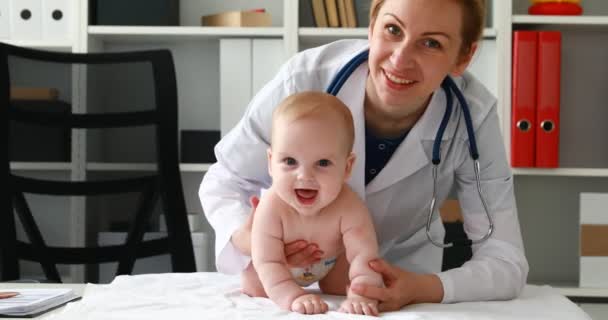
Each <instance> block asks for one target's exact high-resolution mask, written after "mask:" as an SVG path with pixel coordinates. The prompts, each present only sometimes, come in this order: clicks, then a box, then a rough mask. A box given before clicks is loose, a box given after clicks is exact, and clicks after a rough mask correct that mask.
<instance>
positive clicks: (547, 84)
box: [536, 31, 562, 168]
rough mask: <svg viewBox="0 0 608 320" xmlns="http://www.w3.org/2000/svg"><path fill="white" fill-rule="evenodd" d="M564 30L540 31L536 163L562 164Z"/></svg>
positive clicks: (543, 166)
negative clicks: (560, 144) (560, 126)
mask: <svg viewBox="0 0 608 320" xmlns="http://www.w3.org/2000/svg"><path fill="white" fill-rule="evenodd" d="M561 43H562V40H561V33H560V32H559V31H539V33H538V63H537V68H538V69H537V72H536V74H537V78H536V81H537V90H536V166H537V167H542V168H556V167H558V165H559V104H560V97H559V96H560V75H561V70H560V69H561Z"/></svg>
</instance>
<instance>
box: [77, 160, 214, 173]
mask: <svg viewBox="0 0 608 320" xmlns="http://www.w3.org/2000/svg"><path fill="white" fill-rule="evenodd" d="M210 166H211V164H209V163H200V164H199V163H182V164H180V165H179V169H180V171H183V172H205V171H207V170H209V167H210ZM87 170H88V171H155V170H156V164H153V163H101V162H90V163H88V164H87Z"/></svg>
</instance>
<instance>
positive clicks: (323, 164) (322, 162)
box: [319, 159, 331, 167]
mask: <svg viewBox="0 0 608 320" xmlns="http://www.w3.org/2000/svg"><path fill="white" fill-rule="evenodd" d="M330 164H331V161H329V160H327V159H321V160H319V166H321V167H328V166H329V165H330Z"/></svg>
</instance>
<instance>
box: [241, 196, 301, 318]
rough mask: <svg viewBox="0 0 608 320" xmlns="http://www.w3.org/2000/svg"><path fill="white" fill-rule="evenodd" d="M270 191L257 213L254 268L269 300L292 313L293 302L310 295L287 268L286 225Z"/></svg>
mask: <svg viewBox="0 0 608 320" xmlns="http://www.w3.org/2000/svg"><path fill="white" fill-rule="evenodd" d="M271 193H272V191H268V192H267V193H266V194H265V195H264V197H263V198H262V199H261V200H260V204H259V205H258V208H257V210H256V212H255V216H254V220H253V227H252V231H251V232H252V234H251V242H252V243H251V253H252V260H253V266H254V267H255V269H256V271H257V273H258V276H259V278H260V281H261V282H262V285H263V286H264V290H265V291H266V294H267V295H268V297H269V298H270V299H271V300H272V301H274V302H275V303H276V304H278V305H279V306H280V307H282V308H284V309H287V310H291V304H292V302H293V301H294V300H295V299H296V298H297V297H299V296H302V295H304V294H305V293H306V292H305V291H304V289H302V288H301V287H300V286H299V285H298V284H297V283H296V282H295V281H294V280H293V277H292V275H291V273H290V272H289V270H288V269H287V263H286V260H285V253H284V243H283V224H282V221H281V217H280V215H279V214H276V212H277V210H281V209H280V207H281V206H280V205H277V199H276V198H275V196H273V195H272V194H271Z"/></svg>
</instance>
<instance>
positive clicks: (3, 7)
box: [0, 0, 11, 39]
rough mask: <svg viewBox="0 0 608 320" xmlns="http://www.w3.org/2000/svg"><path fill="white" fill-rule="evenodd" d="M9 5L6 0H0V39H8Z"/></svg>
mask: <svg viewBox="0 0 608 320" xmlns="http://www.w3.org/2000/svg"><path fill="white" fill-rule="evenodd" d="M9 17H10V7H9V2H8V1H7V0H0V39H8V38H9V36H10V25H11V24H10V22H9Z"/></svg>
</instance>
